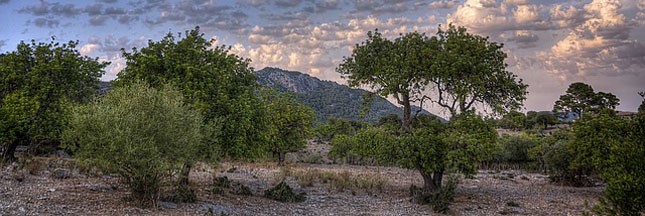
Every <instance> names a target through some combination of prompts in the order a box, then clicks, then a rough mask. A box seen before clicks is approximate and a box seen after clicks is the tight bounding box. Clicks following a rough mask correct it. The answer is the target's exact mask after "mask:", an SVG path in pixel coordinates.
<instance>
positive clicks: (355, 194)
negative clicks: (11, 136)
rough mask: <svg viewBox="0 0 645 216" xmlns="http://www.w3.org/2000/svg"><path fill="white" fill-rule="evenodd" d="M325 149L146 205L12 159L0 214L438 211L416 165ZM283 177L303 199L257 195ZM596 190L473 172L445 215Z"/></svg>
mask: <svg viewBox="0 0 645 216" xmlns="http://www.w3.org/2000/svg"><path fill="white" fill-rule="evenodd" d="M327 151H328V149H326V148H325V147H324V146H323V145H315V146H309V148H308V149H306V150H305V151H303V152H299V153H296V154H294V155H291V156H289V157H288V159H290V161H291V163H289V164H288V165H287V166H288V168H283V167H278V166H277V165H276V164H275V163H233V162H226V163H222V164H220V165H219V167H217V168H213V167H210V166H208V165H205V164H198V166H196V167H195V169H193V172H191V179H190V181H191V184H192V186H193V188H195V189H196V191H197V195H198V202H196V203H179V204H176V203H168V202H163V203H160V205H159V207H157V208H148V209H146V208H139V207H137V206H134V205H132V204H129V202H127V198H128V194H129V192H128V191H127V189H126V188H124V187H122V186H120V185H119V184H118V178H117V177H116V176H112V175H102V174H96V173H95V172H88V171H85V170H87V169H82V167H79V166H76V165H74V164H75V163H74V161H73V160H71V159H61V158H38V159H36V160H35V162H31V164H30V165H28V166H25V167H21V168H18V167H17V165H15V164H14V165H10V166H7V167H5V168H3V170H2V173H1V176H0V215H440V214H437V213H433V211H432V209H431V208H430V207H429V206H427V205H419V204H415V203H413V202H411V200H410V196H409V187H410V185H412V184H415V185H421V184H422V179H421V176H420V175H419V174H418V173H417V172H416V171H414V170H407V169H401V168H395V167H378V166H355V165H340V164H332V161H331V160H329V159H328V158H326V156H324V155H326V153H327ZM312 155H314V156H313V157H312ZM316 155H317V156H316ZM299 161H300V162H299ZM302 161H308V162H316V163H318V164H311V163H303V162H302ZM60 168H64V169H65V170H66V171H69V173H67V174H68V175H63V176H62V178H61V176H60V175H58V174H60V173H57V171H60ZM57 169H58V170H57ZM285 169H288V170H289V171H292V172H298V171H306V170H316V171H321V172H323V171H324V172H334V173H341V172H349V173H350V174H351V176H352V177H357V176H366V175H369V176H378V177H381V179H385V180H386V183H385V184H384V185H383V187H382V188H381V189H379V190H369V191H367V190H362V189H360V188H347V189H344V190H338V188H334V187H332V185H330V184H329V183H328V182H322V181H315V182H314V183H313V184H312V185H306V187H305V186H302V185H301V184H300V183H299V181H297V180H296V179H295V178H294V177H289V176H287V177H286V178H285V175H284V173H285ZM79 170H83V172H80V171H79ZM88 173H93V174H88ZM221 176H226V177H227V178H228V179H230V180H231V181H233V182H237V183H241V184H243V185H245V186H248V187H249V188H250V189H251V191H252V193H253V195H251V196H242V195H234V194H230V193H224V194H217V193H213V192H212V188H213V184H212V183H213V179H214V178H215V177H221ZM283 179H284V180H285V181H286V182H287V183H288V184H289V185H290V186H291V187H293V188H294V190H295V191H297V192H305V193H306V194H307V195H306V200H305V201H304V202H301V203H280V202H277V201H274V200H270V199H267V198H264V197H263V196H262V195H263V192H264V190H266V189H268V188H271V187H273V186H274V185H276V184H277V183H278V182H279V181H281V180H283ZM602 191H603V187H581V188H576V187H569V186H562V185H557V184H553V183H551V182H550V181H549V179H548V177H547V176H545V175H542V174H537V173H527V172H525V171H519V170H504V171H492V170H480V171H479V173H478V174H477V175H475V176H474V178H472V179H462V180H461V183H460V184H459V186H458V188H457V190H456V195H455V201H454V203H453V204H452V205H451V206H450V210H449V211H448V213H447V214H448V215H581V214H582V213H583V212H586V211H589V209H590V207H591V206H593V205H594V204H595V202H596V200H597V198H598V197H599V196H600V195H601V193H602Z"/></svg>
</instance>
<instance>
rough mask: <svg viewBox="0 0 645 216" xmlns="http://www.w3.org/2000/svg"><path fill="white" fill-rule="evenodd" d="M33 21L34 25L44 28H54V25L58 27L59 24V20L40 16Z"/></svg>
mask: <svg viewBox="0 0 645 216" xmlns="http://www.w3.org/2000/svg"><path fill="white" fill-rule="evenodd" d="M33 23H34V25H36V26H38V27H41V28H44V27H48V28H55V27H58V25H59V24H60V22H59V21H58V20H55V19H47V18H42V17H39V18H36V19H34V20H33Z"/></svg>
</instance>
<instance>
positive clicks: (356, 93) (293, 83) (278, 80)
mask: <svg viewBox="0 0 645 216" xmlns="http://www.w3.org/2000/svg"><path fill="white" fill-rule="evenodd" d="M255 74H256V75H257V77H258V82H259V83H260V84H261V85H263V86H269V87H275V88H277V89H278V90H280V91H290V92H293V93H294V94H295V95H296V99H297V100H298V101H299V102H301V103H303V104H306V105H308V106H310V107H311V108H313V109H314V110H315V111H316V116H317V118H318V121H319V122H326V121H327V119H328V118H330V117H336V118H345V119H351V120H358V121H365V122H370V123H373V122H376V121H378V119H380V118H381V117H383V116H387V115H390V114H396V115H399V116H400V115H401V113H402V111H401V108H399V107H397V106H396V105H394V104H392V103H391V102H389V101H388V100H386V99H385V98H382V97H376V98H374V100H373V101H372V104H371V107H370V109H369V112H368V113H366V115H364V116H361V110H363V105H362V102H363V96H364V95H365V94H367V93H368V92H367V91H365V90H361V89H351V88H349V87H348V86H346V85H340V84H338V83H335V82H331V81H324V80H320V79H318V78H315V77H312V76H309V75H307V74H304V73H301V72H296V71H286V70H282V69H279V68H272V67H267V68H264V69H262V70H259V71H256V73H255ZM417 109H418V107H414V108H413V110H417ZM423 113H424V114H430V113H429V112H426V111H423ZM442 120H443V119H442Z"/></svg>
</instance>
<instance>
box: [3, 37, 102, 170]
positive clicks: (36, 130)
mask: <svg viewBox="0 0 645 216" xmlns="http://www.w3.org/2000/svg"><path fill="white" fill-rule="evenodd" d="M77 45H78V42H76V41H69V42H68V43H66V44H62V45H61V44H60V43H58V42H55V41H54V40H53V39H52V41H51V42H49V43H36V42H35V41H32V42H31V44H27V43H25V42H20V43H19V44H18V46H17V48H16V51H12V52H8V53H5V54H0V144H2V160H3V161H13V160H15V157H14V152H15V150H16V147H17V146H18V145H29V146H30V148H32V149H33V148H38V146H39V145H44V144H51V145H57V143H59V139H60V133H61V131H62V130H63V127H64V124H65V121H66V115H67V113H68V110H69V108H70V107H71V105H72V104H73V103H81V102H86V101H89V100H90V98H92V96H93V95H94V94H95V93H96V89H97V87H98V85H99V78H100V77H101V76H102V75H103V73H104V71H103V69H104V68H105V67H106V66H107V65H108V64H109V62H103V63H100V62H99V61H98V59H97V58H95V59H92V58H89V57H86V56H81V54H80V53H79V52H78V50H76V46H77Z"/></svg>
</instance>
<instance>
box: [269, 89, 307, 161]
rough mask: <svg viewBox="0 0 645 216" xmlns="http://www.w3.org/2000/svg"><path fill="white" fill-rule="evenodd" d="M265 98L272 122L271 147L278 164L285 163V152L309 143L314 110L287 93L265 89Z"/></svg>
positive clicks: (298, 148)
mask: <svg viewBox="0 0 645 216" xmlns="http://www.w3.org/2000/svg"><path fill="white" fill-rule="evenodd" d="M263 99H264V100H265V101H266V103H267V113H268V114H269V115H268V116H269V121H270V122H271V124H270V126H271V128H270V130H269V149H270V151H272V152H273V153H274V154H275V155H277V156H278V164H279V165H283V164H284V159H285V158H284V157H285V153H287V152H293V151H297V150H300V149H303V148H304V147H305V145H306V144H307V138H309V135H310V134H311V126H312V123H313V120H314V112H313V110H312V109H311V108H309V107H307V106H306V105H303V104H300V103H298V102H297V101H296V100H295V99H294V98H293V97H291V96H290V95H287V94H286V93H278V92H277V91H272V90H265V91H264V92H263Z"/></svg>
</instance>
